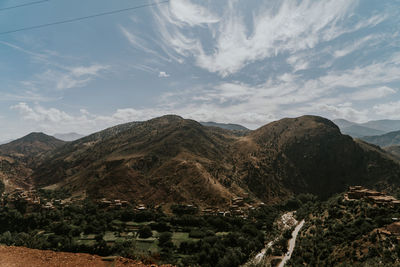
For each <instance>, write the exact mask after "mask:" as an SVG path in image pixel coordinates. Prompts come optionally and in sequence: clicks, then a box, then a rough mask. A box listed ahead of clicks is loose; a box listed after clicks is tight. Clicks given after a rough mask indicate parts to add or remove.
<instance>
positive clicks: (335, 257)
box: [288, 191, 400, 266]
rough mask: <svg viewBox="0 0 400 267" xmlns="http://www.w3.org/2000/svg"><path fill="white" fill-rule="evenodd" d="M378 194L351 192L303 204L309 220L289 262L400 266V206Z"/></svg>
mask: <svg viewBox="0 0 400 267" xmlns="http://www.w3.org/2000/svg"><path fill="white" fill-rule="evenodd" d="M370 192H371V194H379V192H374V191H370ZM376 198H379V197H376V196H371V197H370V198H366V197H358V195H353V196H351V195H350V194H349V193H347V194H340V195H336V196H334V197H332V198H330V199H329V200H328V201H326V202H318V201H316V202H314V203H311V202H309V203H307V204H306V205H304V206H303V207H301V208H300V209H299V210H298V211H297V213H296V214H297V216H298V219H302V218H304V219H305V221H306V223H305V225H304V227H303V228H302V230H301V232H300V238H298V241H297V242H296V249H295V251H294V255H293V257H292V259H291V260H290V263H289V264H288V266H303V265H309V266H399V265H400V250H399V247H398V239H399V237H400V231H399V229H400V228H399V226H400V223H399V222H398V221H395V222H394V221H393V219H392V218H398V217H399V215H400V206H399V205H398V201H397V203H396V204H388V203H387V202H379V201H374V199H376ZM383 198H391V196H385V197H383Z"/></svg>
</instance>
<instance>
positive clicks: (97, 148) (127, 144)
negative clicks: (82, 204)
mask: <svg viewBox="0 0 400 267" xmlns="http://www.w3.org/2000/svg"><path fill="white" fill-rule="evenodd" d="M30 177H31V180H32V181H33V182H34V185H35V186H37V187H42V186H48V185H52V187H53V188H57V187H63V188H66V189H69V190H71V191H72V192H73V193H75V194H86V195H88V196H89V197H91V198H102V197H107V198H118V199H126V200H131V201H135V202H136V203H138V202H141V203H147V204H168V203H194V204H198V205H201V206H208V205H214V206H219V205H228V203H229V202H230V200H231V199H232V197H235V196H242V197H249V198H250V199H253V200H254V201H263V202H268V203H271V202H280V201H282V200H284V199H287V198H289V197H290V196H291V195H293V194H298V193H313V194H315V195H318V196H320V197H323V198H326V197H328V196H330V195H332V194H334V193H337V192H342V191H343V190H345V189H346V187H347V186H348V185H355V184H361V185H365V186H369V187H376V188H379V189H382V188H384V189H387V190H390V189H391V188H392V187H395V186H398V185H400V165H399V163H398V161H397V160H396V159H395V158H394V157H393V156H391V155H390V154H389V153H386V152H385V151H383V150H381V149H380V148H379V147H375V146H372V145H369V144H367V143H364V142H362V141H354V140H353V139H352V138H350V137H348V136H346V135H342V134H341V133H340V131H339V128H338V127H337V126H336V125H335V124H334V123H332V122H331V121H329V120H327V119H324V118H321V117H315V116H303V117H299V118H295V119H283V120H280V121H276V122H273V123H270V124H267V125H265V126H263V127H261V128H259V129H257V130H254V131H248V132H247V133H246V134H244V135H237V134H235V133H234V131H231V130H225V129H221V128H215V127H205V126H203V125H201V124H200V123H198V122H196V121H193V120H185V119H183V118H181V117H178V116H174V115H168V116H163V117H159V118H155V119H152V120H149V121H145V122H133V123H128V124H123V125H119V126H115V127H112V128H109V129H106V130H104V131H101V132H98V133H95V134H92V135H89V136H87V137H84V138H82V139H79V140H77V141H74V142H71V143H67V144H65V145H63V146H60V147H58V148H56V149H54V150H52V151H50V152H49V153H47V154H46V156H45V158H43V159H41V160H40V164H39V165H38V166H37V167H35V169H34V170H33V174H32V175H31V176H30Z"/></svg>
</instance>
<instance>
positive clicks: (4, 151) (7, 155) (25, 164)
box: [0, 133, 65, 191]
mask: <svg viewBox="0 0 400 267" xmlns="http://www.w3.org/2000/svg"><path fill="white" fill-rule="evenodd" d="M64 144H65V142H63V141H61V140H58V139H56V138H54V137H52V136H48V135H45V134H43V133H31V134H28V135H27V136H24V137H22V138H20V139H17V140H15V141H12V142H10V143H7V144H4V145H0V179H1V180H2V181H3V183H4V184H5V185H6V190H7V191H8V190H12V189H13V188H15V187H23V188H28V187H30V186H31V183H32V181H31V180H30V175H31V174H32V168H34V166H35V165H36V164H37V163H38V162H40V159H41V157H42V156H43V155H44V154H45V153H48V152H50V151H52V150H54V149H56V148H58V147H60V146H63V145H64Z"/></svg>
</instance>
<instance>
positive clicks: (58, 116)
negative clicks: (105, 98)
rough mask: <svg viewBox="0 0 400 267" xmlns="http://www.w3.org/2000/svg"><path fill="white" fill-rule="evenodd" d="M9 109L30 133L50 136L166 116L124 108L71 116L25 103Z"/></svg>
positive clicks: (94, 129) (145, 110)
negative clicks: (34, 132)
mask: <svg viewBox="0 0 400 267" xmlns="http://www.w3.org/2000/svg"><path fill="white" fill-rule="evenodd" d="M11 109H12V110H15V111H18V113H19V114H20V115H21V117H22V119H23V120H24V121H25V123H24V124H25V126H27V127H28V128H29V130H30V131H33V130H40V131H44V132H46V133H50V134H53V133H59V132H61V133H62V132H71V131H75V132H79V133H84V134H88V133H92V132H95V131H98V130H101V129H104V128H107V127H110V126H114V125H116V124H120V123H125V122H130V121H138V120H139V121H140V120H147V119H150V118H153V117H156V116H161V115H164V114H166V113H163V112H161V111H157V110H153V109H142V110H136V109H133V108H126V109H117V110H116V111H115V112H114V113H113V114H111V115H108V116H104V115H95V114H91V113H89V112H88V111H87V110H86V109H81V110H80V113H79V114H77V115H72V114H69V113H67V112H65V111H62V110H60V109H57V108H45V107H43V106H41V105H35V106H33V107H32V106H30V105H29V104H27V103H25V102H20V103H18V104H16V105H14V106H11Z"/></svg>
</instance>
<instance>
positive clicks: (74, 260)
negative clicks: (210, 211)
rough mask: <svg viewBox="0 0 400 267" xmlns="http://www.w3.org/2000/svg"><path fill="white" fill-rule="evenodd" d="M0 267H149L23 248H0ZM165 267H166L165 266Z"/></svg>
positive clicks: (118, 258)
mask: <svg viewBox="0 0 400 267" xmlns="http://www.w3.org/2000/svg"><path fill="white" fill-rule="evenodd" d="M0 266H1V267H28V266H29V267H53V266H55V267H75V266H79V267H92V266H93V267H94V266H96V267H97V266H99V267H150V266H156V265H145V264H142V263H140V262H136V261H133V260H130V259H126V258H121V257H116V258H115V259H114V258H107V259H105V258H104V259H103V258H102V257H100V256H96V255H90V254H85V253H67V252H54V251H50V250H37V249H29V248H25V247H8V246H0ZM165 267H167V266H165Z"/></svg>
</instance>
